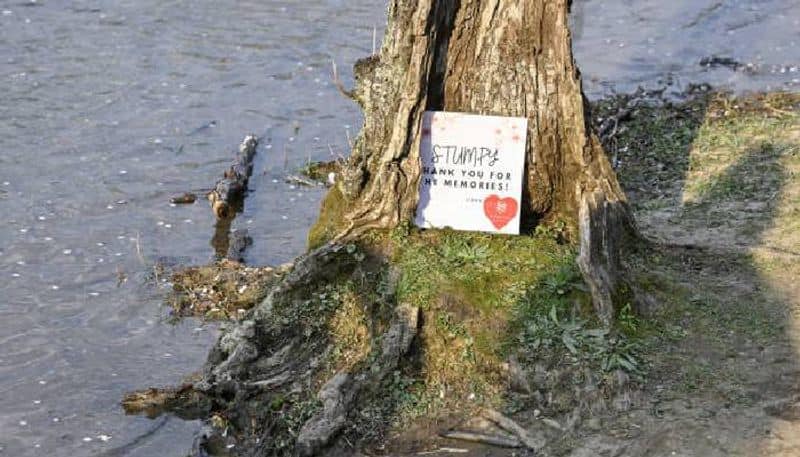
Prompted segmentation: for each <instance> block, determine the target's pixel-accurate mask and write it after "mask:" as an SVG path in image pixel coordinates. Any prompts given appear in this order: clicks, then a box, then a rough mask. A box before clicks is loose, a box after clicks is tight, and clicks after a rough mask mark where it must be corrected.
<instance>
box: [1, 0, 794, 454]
mask: <svg viewBox="0 0 800 457" xmlns="http://www.w3.org/2000/svg"><path fill="white" fill-rule="evenodd" d="M384 14H385V3H384V2H381V1H367V0H306V1H302V2H300V1H295V2H292V1H273V0H267V1H264V0H261V1H254V0H238V1H224V0H216V1H210V0H195V1H191V2H190V1H185V0H184V1H181V0H176V1H164V0H159V1H155V0H135V1H134V0H118V1H113V2H112V1H99V0H94V1H92V0H83V1H63V0H62V1H57V0H52V1H50V0H14V1H7V0H0V81H2V83H1V84H0V210H1V211H2V222H0V455H9V456H15V457H17V456H91V455H103V456H154V455H158V456H180V455H183V454H182V452H183V451H185V450H186V449H187V446H188V443H190V442H191V439H192V435H193V433H194V432H195V430H196V428H197V424H196V423H191V422H182V421H179V420H175V419H161V420H157V421H151V420H148V419H145V418H138V417H137V418H132V417H125V416H124V415H123V413H122V411H121V409H120V407H119V400H120V398H121V397H122V395H123V394H124V393H125V392H127V391H129V390H133V389H137V388H141V387H144V386H150V385H169V384H175V383H177V382H179V381H180V379H181V376H182V375H185V374H187V373H189V372H191V371H192V370H195V369H197V368H199V367H200V366H201V364H202V363H203V361H204V359H205V356H206V352H207V350H208V348H209V346H210V345H211V344H212V342H213V340H214V337H215V332H216V330H215V327H214V326H210V325H203V324H202V323H200V322H198V321H194V320H186V321H184V322H182V323H179V324H177V325H175V324H171V323H170V322H169V320H168V311H167V309H166V308H165V307H164V306H163V304H162V299H163V296H164V292H165V289H164V287H165V286H163V285H161V286H159V285H158V279H159V277H158V275H157V273H156V272H155V270H154V266H155V265H159V264H163V265H172V264H179V263H180V264H200V263H205V262H207V261H208V260H210V259H211V258H212V254H213V249H212V247H211V246H210V244H209V243H210V239H211V237H212V235H213V231H214V228H213V219H212V217H211V215H210V211H209V209H208V207H207V205H206V204H205V202H202V201H200V202H198V203H197V204H194V205H190V206H178V207H174V206H171V205H170V204H169V198H170V197H171V196H173V195H176V194H181V193H183V192H185V191H190V190H200V189H202V188H203V187H209V186H211V185H212V184H213V183H214V182H215V181H216V179H217V178H218V177H219V175H220V173H221V172H222V170H223V169H224V168H225V167H226V166H227V165H228V163H229V162H230V160H231V158H232V156H233V151H234V150H235V147H236V145H237V144H238V143H239V141H240V140H241V138H242V137H243V136H244V134H246V133H255V134H257V135H259V136H262V137H263V138H264V141H263V142H262V145H261V146H260V148H259V154H258V157H257V162H256V171H255V175H254V177H253V179H252V180H251V187H252V189H253V193H252V194H251V196H250V197H248V200H247V205H246V206H247V207H246V210H245V212H244V214H243V215H241V216H240V217H239V219H238V220H237V222H236V224H237V225H238V226H239V227H250V233H251V235H252V236H253V238H254V239H255V244H254V245H253V247H252V248H251V249H250V250H249V251H248V260H249V262H251V263H255V264H264V263H270V264H274V263H280V262H285V261H287V260H290V259H291V258H293V257H294V256H296V255H297V254H299V253H300V252H301V251H302V250H303V246H304V239H305V235H306V232H307V230H308V227H309V225H310V224H311V222H312V221H313V219H314V217H315V215H316V209H317V207H318V203H319V200H320V198H321V196H322V191H321V190H319V189H303V188H294V187H292V186H290V185H288V184H285V183H283V180H282V177H283V176H284V175H285V170H286V169H287V168H288V169H293V168H296V167H298V166H300V165H302V164H303V163H304V162H305V161H307V160H309V159H312V160H320V159H327V158H330V157H331V154H334V155H337V154H346V152H347V144H348V140H347V139H348V136H350V137H352V136H355V134H356V133H357V130H358V126H359V124H360V122H361V120H360V114H359V112H358V110H357V108H356V107H355V106H354V105H353V104H352V103H350V102H348V101H347V100H345V99H343V98H342V97H341V96H340V95H339V94H338V92H337V91H336V89H335V88H334V87H333V85H332V84H331V82H330V66H331V60H332V59H335V60H336V62H337V63H338V67H339V68H340V73H341V76H342V79H343V80H344V82H345V84H348V85H349V84H350V82H351V81H352V75H351V72H350V70H349V69H350V68H351V67H352V64H353V62H354V61H355V59H357V58H358V57H361V56H365V55H368V54H369V53H370V52H371V51H372V48H373V31H374V30H375V29H377V33H378V36H380V33H381V31H382V27H383V22H384ZM573 30H574V35H575V50H576V57H577V60H578V63H579V65H580V67H581V69H582V71H583V75H584V80H585V87H586V90H587V92H588V94H589V95H590V97H593V98H596V97H601V96H603V95H606V94H608V93H611V92H613V91H615V90H616V91H620V92H622V91H627V90H631V89H633V88H635V87H636V86H637V85H653V86H654V85H659V84H663V83H664V82H671V83H673V84H675V85H676V86H677V87H680V86H682V85H685V84H688V83H697V82H710V83H713V84H716V85H726V86H729V87H731V88H732V89H734V90H765V89H785V90H798V88H800V70H798V65H800V1H797V0H747V1H745V0H741V1H712V0H676V1H671V2H664V1H660V0H640V1H633V0H607V1H601V0H575V2H574V16H573ZM713 55H716V56H718V57H730V58H732V59H736V60H737V61H739V62H741V63H742V65H747V64H748V63H749V64H751V67H750V68H749V69H747V71H743V70H742V68H746V67H742V68H739V69H738V70H737V71H734V70H732V69H731V68H730V67H726V66H718V67H712V68H708V67H703V66H701V65H699V62H700V60H701V59H703V58H704V57H709V56H713Z"/></svg>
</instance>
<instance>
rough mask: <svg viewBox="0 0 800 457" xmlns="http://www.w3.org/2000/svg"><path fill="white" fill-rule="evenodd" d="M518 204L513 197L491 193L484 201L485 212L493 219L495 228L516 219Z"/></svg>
mask: <svg viewBox="0 0 800 457" xmlns="http://www.w3.org/2000/svg"><path fill="white" fill-rule="evenodd" d="M518 206H519V205H518V204H517V201H516V200H514V199H513V198H511V197H507V198H500V197H498V196H497V195H489V196H488V197H486V200H484V201H483V212H484V213H485V214H486V217H488V218H489V220H490V221H492V225H494V228H496V229H497V230H500V229H501V228H503V227H505V226H506V225H508V223H509V222H511V219H514V217H515V216H516V215H517V209H518Z"/></svg>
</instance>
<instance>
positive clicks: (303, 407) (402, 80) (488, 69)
mask: <svg viewBox="0 0 800 457" xmlns="http://www.w3.org/2000/svg"><path fill="white" fill-rule="evenodd" d="M568 9H569V2H568V0H439V1H435V0H416V1H412V0H391V2H390V6H389V22H388V27H387V31H386V35H385V38H384V43H383V47H382V49H381V51H380V55H378V56H371V57H369V58H367V59H363V60H361V61H359V62H358V63H357V64H356V67H355V77H356V87H355V88H354V89H353V90H352V92H350V95H351V96H352V97H353V98H354V99H355V100H356V101H357V102H358V103H359V104H361V106H362V107H363V109H364V114H365V122H364V126H363V129H362V131H361V133H360V135H359V137H358V139H357V140H356V143H355V145H354V148H353V151H352V154H351V156H350V158H349V159H348V160H347V163H346V164H345V165H344V167H343V168H342V170H341V173H340V175H341V179H340V180H339V181H338V182H337V185H336V186H335V187H333V188H332V190H331V191H330V193H329V194H328V196H327V197H326V201H325V203H324V204H323V207H322V209H321V212H320V218H319V221H318V222H317V224H316V226H315V227H314V228H313V229H312V233H311V234H310V235H309V238H310V240H311V244H312V246H313V247H318V248H317V249H314V250H312V251H311V252H310V253H309V254H307V255H305V256H303V257H301V258H300V259H298V261H297V262H296V263H295V264H294V267H293V268H292V269H291V271H290V272H288V273H287V274H286V275H285V276H284V277H283V278H282V279H281V280H280V281H279V282H278V283H277V284H276V285H275V286H273V287H272V288H271V289H270V290H269V293H268V294H267V296H266V298H265V299H264V301H263V302H261V303H260V304H259V305H258V306H257V307H256V308H255V309H253V310H252V311H251V312H249V313H247V315H246V316H244V317H243V319H242V321H241V322H238V323H235V324H233V325H232V326H231V327H230V328H229V329H227V330H225V331H224V332H223V333H222V336H221V337H220V339H219V341H218V342H217V344H216V345H215V347H214V349H213V350H212V351H211V354H210V356H209V359H208V361H207V362H206V365H205V367H204V368H203V370H202V372H201V373H200V374H199V375H198V376H197V377H196V378H195V379H194V380H193V382H191V384H190V385H189V386H187V387H184V388H181V389H172V390H166V391H163V390H148V391H144V392H142V393H140V394H139V395H133V396H131V397H129V402H128V406H129V410H131V411H138V410H145V411H148V412H151V413H155V412H160V411H161V410H162V409H164V410H166V411H170V412H172V413H174V414H177V415H180V416H183V417H187V418H197V417H203V416H206V417H208V416H210V417H209V419H208V422H210V423H211V424H212V425H214V427H213V429H214V432H213V433H211V434H209V435H202V436H201V437H200V442H199V445H198V449H200V451H197V452H196V455H202V452H205V450H208V449H210V448H213V447H216V446H218V445H220V443H222V444H223V445H224V446H223V447H229V446H234V447H233V448H231V449H232V450H231V451H230V452H231V453H232V454H233V455H242V456H263V455H304V456H310V455H314V454H318V453H326V452H327V453H329V454H330V455H343V454H352V452H351V451H352V449H350V447H349V441H348V440H346V439H344V440H339V441H337V437H338V435H339V434H340V433H341V432H342V430H343V429H344V428H345V427H346V426H347V424H348V423H349V422H350V421H351V420H353V419H354V418H358V417H362V418H363V417H372V416H371V415H374V413H375V410H370V411H371V412H370V411H361V412H362V413H363V414H358V413H354V412H353V410H357V409H358V408H363V407H364V405H365V402H366V403H368V402H369V401H370V400H369V399H370V398H371V399H385V400H386V402H387V403H390V404H391V402H392V400H391V398H385V397H386V396H387V392H386V391H385V390H384V387H385V384H386V383H387V382H390V381H392V379H393V378H392V376H394V375H395V374H396V373H398V372H399V371H398V368H399V367H400V366H401V365H402V362H403V361H404V360H406V359H409V357H408V355H409V354H411V353H413V352H414V351H415V345H414V344H413V342H414V341H415V340H418V339H422V340H425V338H428V337H426V336H425V334H424V332H422V333H420V331H421V330H420V329H425V328H427V329H429V331H430V332H433V331H434V330H431V329H433V328H434V327H432V326H430V325H429V326H428V327H425V324H424V322H425V321H426V317H425V316H424V313H423V311H422V310H421V307H420V304H407V303H400V302H399V299H398V298H397V294H395V293H394V292H393V289H394V288H395V287H396V286H397V283H398V280H397V277H396V276H398V275H395V274H394V273H398V272H397V271H395V270H394V269H393V268H394V266H393V265H390V264H388V262H387V260H386V258H385V255H384V253H383V252H382V251H380V250H375V251H376V252H372V250H370V248H369V246H368V248H367V249H366V250H364V251H363V252H362V251H361V250H360V249H361V247H359V245H360V244H362V243H359V242H358V241H359V238H360V236H361V235H363V234H364V233H365V232H367V231H370V230H376V229H378V230H380V229H392V228H394V227H396V226H398V225H401V224H404V223H406V222H410V221H411V220H412V219H413V217H414V211H415V209H416V205H417V200H418V186H419V181H420V174H421V164H420V151H419V136H420V131H421V121H422V115H423V113H424V112H425V111H426V110H446V111H457V112H467V113H477V114H487V115H500V116H518V117H526V118H527V119H528V144H527V146H526V148H527V149H526V170H525V178H526V184H525V190H524V195H523V205H522V219H523V224H525V225H527V227H529V228H530V227H532V226H533V225H534V224H536V223H548V222H554V221H559V220H560V221H564V222H566V223H567V225H568V227H570V228H571V229H572V230H571V234H572V236H573V239H575V240H579V244H580V254H579V256H578V259H577V260H578V264H579V265H580V269H581V272H582V273H583V275H584V278H585V280H586V282H587V283H588V284H589V286H590V290H591V293H592V299H593V303H594V306H595V310H596V312H597V314H598V316H599V317H600V318H601V319H602V320H603V321H604V322H606V323H607V324H608V323H610V322H611V320H612V318H613V316H614V307H613V304H614V303H615V301H617V300H619V298H620V296H619V295H620V293H621V291H623V290H624V287H622V285H623V281H622V280H621V276H620V268H621V266H620V258H619V252H618V251H619V249H620V247H621V246H622V243H623V242H624V238H623V237H625V236H628V235H635V230H634V228H633V221H632V219H631V217H630V215H629V211H628V208H627V204H626V201H625V197H624V195H623V193H622V191H621V189H620V186H619V184H618V183H617V179H616V176H615V174H614V172H613V170H612V168H611V166H610V164H609V163H608V160H607V159H606V156H605V153H604V152H603V149H602V147H601V146H600V143H599V141H598V140H597V138H596V136H595V135H593V134H592V133H591V131H590V129H589V124H588V122H587V116H586V114H585V111H586V102H585V99H584V97H583V94H582V92H581V86H580V79H579V75H578V71H577V69H576V68H575V65H574V62H573V58H572V52H571V42H570V34H569V30H568V27H567V15H568ZM578 234H579V236H576V235H578ZM328 241H333V242H331V243H327V242H328ZM363 244H364V245H369V243H363ZM320 246H321V247H320ZM343 280H346V281H349V282H350V283H351V287H352V288H355V290H352V291H351V295H348V296H349V297H351V298H350V299H349V300H350V301H351V309H352V310H354V311H353V312H352V313H351V314H352V315H351V314H344V316H345V317H346V318H344V321H346V322H349V323H352V324H353V325H356V326H357V325H362V326H363V327H364V329H363V331H362V329H361V327H358V328H356V329H355V330H354V331H353V332H352V334H354V335H367V336H369V338H368V339H367V341H368V344H369V347H368V351H367V352H366V353H364V354H361V355H360V356H358V357H360V359H358V360H360V361H359V362H358V363H357V364H355V365H351V366H347V365H343V366H341V367H336V368H335V369H336V373H335V374H334V375H333V376H329V375H330V373H328V372H327V371H326V370H327V368H326V360H327V359H328V358H330V354H331V353H332V351H334V350H340V349H342V348H345V349H347V348H348V347H349V346H353V345H352V344H349V343H347V341H344V342H341V341H339V342H337V341H333V339H334V337H333V336H332V333H331V330H330V328H329V326H330V322H329V321H330V320H331V319H332V313H334V311H335V309H336V307H337V306H339V307H340V308H341V307H343V306H344V305H343V303H345V301H342V299H341V297H342V296H343V295H342V294H345V293H346V292H343V291H341V290H339V289H337V288H336V287H329V286H331V285H332V284H333V285H335V284H336V283H337V281H339V284H341V282H342V281H343ZM348 290H349V289H348ZM332 297H340V298H338V299H336V300H339V301H338V302H335V303H334V304H331V303H332V302H331V300H332ZM343 309H346V308H343ZM359 312H363V313H365V314H366V317H365V318H363V319H362V318H359V317H358V316H359V314H358V313H359ZM429 317H430V321H433V320H434V318H433V316H429ZM507 318H509V319H510V317H508V316H507ZM476 319H477V317H476ZM359 322H361V324H359ZM432 334H435V333H432ZM448 338H451V337H450V336H448ZM430 341H433V340H432V339H431V340H428V342H430ZM437 344H439V343H437ZM348 345H349V346H348ZM355 346H357V347H359V345H358V344H355ZM418 346H424V341H423V343H420V344H418ZM351 349H352V348H351ZM416 350H417V351H420V354H417V356H419V357H423V358H424V352H425V351H426V350H431V351H432V350H433V349H432V348H431V346H428V347H427V349H426V348H424V347H422V348H420V347H416ZM445 355H446V354H445ZM411 358H413V357H411ZM432 369H435V366H434V368H432ZM459 375H460V372H459ZM323 381H324V382H323ZM466 381H469V380H466ZM570 389H571V387H570ZM314 391H318V393H317V395H316V396H313V397H312V395H311V394H312V393H313V392H314ZM441 392H444V391H441ZM570 392H572V391H571V390H570ZM442 395H443V393H442ZM442 398H444V397H443V396H442ZM376 401H377V400H376ZM462 412H463V411H462ZM464 413H465V414H468V412H464ZM495 421H497V418H496V419H495ZM361 432H362V433H365V434H366V431H361ZM517 435H519V436H518V438H519V439H518V441H519V442H520V443H522V444H525V443H528V444H526V446H529V447H532V448H534V447H539V446H540V445H539V444H534V439H533V438H532V437H530V436H528V435H527V434H522V433H517ZM523 438H524V439H523ZM341 441H344V442H345V443H346V444H348V445H347V446H345V444H344V443H342V442H341ZM228 442H229V443H230V444H226V443H228ZM215 443H216V444H215ZM337 443H338V444H337ZM331 445H333V446H337V445H341V446H345V447H344V448H331V447H330V446H331ZM204 449H205V450H204ZM342 449H347V450H348V452H347V453H345V452H343V451H342ZM340 451H341V452H340Z"/></svg>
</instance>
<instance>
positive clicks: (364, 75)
mask: <svg viewBox="0 0 800 457" xmlns="http://www.w3.org/2000/svg"><path fill="white" fill-rule="evenodd" d="M569 6H570V1H569V0H440V1H436V0H418V1H408V0H393V1H392V2H391V4H390V6H389V21H388V26H387V31H386V36H385V38H384V42H383V47H382V48H381V52H380V55H379V56H372V57H369V58H367V59H363V60H361V61H359V62H358V63H357V64H356V67H355V76H356V87H355V88H354V90H353V91H352V92H351V94H352V96H353V98H354V99H355V100H356V101H357V102H358V103H359V104H360V105H361V106H362V108H363V109H364V117H365V123H364V127H363V129H362V131H361V134H360V135H359V137H358V139H357V140H356V142H355V146H354V149H353V152H352V155H351V157H350V158H349V161H348V163H347V165H346V167H345V169H344V170H343V173H342V175H343V180H342V182H340V183H339V188H338V189H336V190H335V192H340V193H341V195H342V196H343V197H344V199H345V200H346V202H347V203H346V208H347V211H346V213H345V216H344V220H343V221H339V224H340V225H339V228H338V229H337V230H336V233H337V234H336V236H335V237H334V239H347V238H352V237H357V236H358V235H359V234H361V233H363V232H365V231H367V230H370V229H375V228H392V227H394V226H396V225H398V224H400V223H401V222H403V221H409V220H412V218H413V216H414V211H415V209H416V205H417V199H418V186H419V180H420V167H421V165H420V151H419V135H420V129H421V120H422V114H423V112H424V111H426V110H444V111H455V112H466V113H475V114H486V115H498V116H517V117H526V118H528V144H527V151H526V171H525V178H526V184H525V188H524V195H523V205H522V220H523V224H525V225H527V226H530V225H532V224H533V223H536V222H537V221H539V222H548V221H555V220H562V221H565V222H567V224H568V226H569V227H571V228H572V229H573V230H572V232H573V233H574V232H575V229H577V230H579V231H580V245H581V251H580V256H579V259H578V262H579V265H580V267H581V271H582V272H583V275H584V278H585V279H586V281H587V283H588V284H589V286H590V288H591V291H592V296H593V300H594V304H595V308H596V311H597V313H598V315H599V317H600V318H601V319H603V320H604V321H606V322H609V321H610V320H611V318H612V317H613V302H614V300H615V298H617V297H616V295H618V291H619V289H620V278H619V274H618V272H619V269H620V263H619V256H618V249H619V245H620V241H621V239H622V237H624V236H626V235H628V234H634V233H635V230H634V228H633V220H632V218H631V217H630V215H629V210H628V208H627V204H626V200H625V196H624V194H623V192H622V190H621V188H620V186H619V184H618V182H617V178H616V175H615V173H614V171H613V169H612V168H611V166H610V164H609V161H608V159H607V158H606V155H605V153H604V151H603V149H602V146H601V145H600V142H599V141H598V139H597V137H596V136H595V135H594V134H593V133H592V132H591V130H590V128H589V122H588V116H587V115H586V111H587V103H586V100H585V98H584V96H583V93H582V90H581V82H580V75H579V72H578V69H577V68H576V66H575V63H574V60H573V56H572V43H571V37H570V32H569V28H568V13H569Z"/></svg>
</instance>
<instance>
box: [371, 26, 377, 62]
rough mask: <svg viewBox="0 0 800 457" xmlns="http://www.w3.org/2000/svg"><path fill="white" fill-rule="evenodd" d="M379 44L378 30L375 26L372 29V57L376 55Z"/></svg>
mask: <svg viewBox="0 0 800 457" xmlns="http://www.w3.org/2000/svg"><path fill="white" fill-rule="evenodd" d="M377 42H378V29H377V28H376V27H375V26H373V27H372V55H373V56H374V55H375V50H376V44H377Z"/></svg>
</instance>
